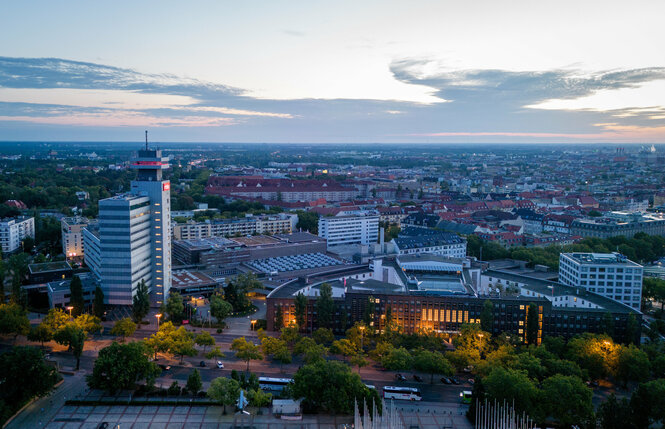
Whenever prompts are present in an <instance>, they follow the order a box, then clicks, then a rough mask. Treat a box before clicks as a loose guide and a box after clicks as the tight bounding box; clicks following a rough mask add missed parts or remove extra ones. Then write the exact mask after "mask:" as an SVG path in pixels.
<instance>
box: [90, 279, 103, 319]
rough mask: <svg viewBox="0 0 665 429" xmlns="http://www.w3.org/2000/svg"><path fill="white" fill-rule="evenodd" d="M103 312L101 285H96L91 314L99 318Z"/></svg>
mask: <svg viewBox="0 0 665 429" xmlns="http://www.w3.org/2000/svg"><path fill="white" fill-rule="evenodd" d="M104 313H105V310H104V292H103V291H102V288H101V287H99V286H97V287H96V288H95V300H94V301H93V304H92V314H93V315H95V317H99V318H100V319H101V318H103V317H104Z"/></svg>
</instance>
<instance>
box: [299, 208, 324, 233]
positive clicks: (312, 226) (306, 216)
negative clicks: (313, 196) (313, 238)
mask: <svg viewBox="0 0 665 429" xmlns="http://www.w3.org/2000/svg"><path fill="white" fill-rule="evenodd" d="M296 213H298V223H297V224H296V228H298V229H302V230H305V231H309V232H311V233H312V234H318V233H319V215H318V214H317V213H315V212H305V211H300V210H299V211H298V212H296Z"/></svg>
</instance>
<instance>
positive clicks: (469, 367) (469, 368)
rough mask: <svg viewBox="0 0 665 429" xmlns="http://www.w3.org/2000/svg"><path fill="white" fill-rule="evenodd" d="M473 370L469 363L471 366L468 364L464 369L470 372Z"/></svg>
mask: <svg viewBox="0 0 665 429" xmlns="http://www.w3.org/2000/svg"><path fill="white" fill-rule="evenodd" d="M472 370H473V366H471V365H469V366H467V367H466V368H464V369H463V370H462V371H464V372H467V373H468V372H471V371H472Z"/></svg>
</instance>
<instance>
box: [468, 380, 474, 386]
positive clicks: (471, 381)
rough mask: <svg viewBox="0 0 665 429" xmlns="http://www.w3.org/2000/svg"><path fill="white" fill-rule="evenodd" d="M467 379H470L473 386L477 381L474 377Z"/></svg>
mask: <svg viewBox="0 0 665 429" xmlns="http://www.w3.org/2000/svg"><path fill="white" fill-rule="evenodd" d="M467 381H468V382H469V384H470V385H472V386H473V385H474V384H475V383H476V380H474V379H473V378H470V379H468V380H467Z"/></svg>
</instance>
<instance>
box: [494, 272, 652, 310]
mask: <svg viewBox="0 0 665 429" xmlns="http://www.w3.org/2000/svg"><path fill="white" fill-rule="evenodd" d="M483 275H485V276H490V277H498V278H501V279H504V280H509V281H512V282H517V283H522V284H525V286H523V287H524V288H526V289H528V290H530V291H532V292H536V293H538V294H542V295H547V296H575V297H578V298H583V299H585V300H587V301H589V302H591V303H593V304H596V305H598V306H600V307H602V308H601V309H593V308H575V307H565V308H566V310H579V311H603V312H604V311H610V312H615V313H639V311H637V310H635V309H633V308H630V307H629V306H627V305H624V304H621V303H619V302H617V301H614V300H613V299H610V298H605V297H604V296H601V295H598V294H595V293H593V292H589V291H587V290H586V289H584V288H582V287H579V288H577V287H574V286H567V285H564V284H561V283H558V282H554V281H547V280H542V279H537V278H533V277H527V276H521V275H517V274H512V273H508V272H505V271H500V270H487V271H485V272H484V273H483Z"/></svg>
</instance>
